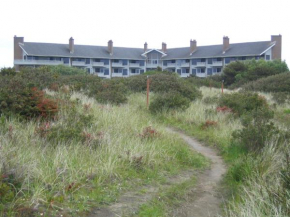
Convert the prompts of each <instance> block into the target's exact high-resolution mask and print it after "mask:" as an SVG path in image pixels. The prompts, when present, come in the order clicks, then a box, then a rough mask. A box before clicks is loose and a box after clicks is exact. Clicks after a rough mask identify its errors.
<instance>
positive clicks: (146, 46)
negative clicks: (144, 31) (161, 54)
mask: <svg viewBox="0 0 290 217" xmlns="http://www.w3.org/2000/svg"><path fill="white" fill-rule="evenodd" d="M147 50H148V44H147V42H145V44H144V53H145V52H146V51H147Z"/></svg>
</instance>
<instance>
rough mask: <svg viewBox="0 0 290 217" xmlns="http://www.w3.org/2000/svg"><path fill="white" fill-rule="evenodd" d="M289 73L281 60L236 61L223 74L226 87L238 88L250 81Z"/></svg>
mask: <svg viewBox="0 0 290 217" xmlns="http://www.w3.org/2000/svg"><path fill="white" fill-rule="evenodd" d="M287 71H289V69H288V66H287V64H286V63H285V62H281V61H280V60H274V61H265V60H262V59H261V60H259V61H256V60H251V61H245V62H240V61H235V62H232V63H230V64H228V65H227V66H226V67H225V68H224V70H223V74H222V79H223V80H224V82H225V85H227V86H232V87H238V86H241V85H243V84H245V83H247V82H249V81H255V80H257V79H260V78H263V77H268V76H271V75H276V74H280V73H283V72H287Z"/></svg>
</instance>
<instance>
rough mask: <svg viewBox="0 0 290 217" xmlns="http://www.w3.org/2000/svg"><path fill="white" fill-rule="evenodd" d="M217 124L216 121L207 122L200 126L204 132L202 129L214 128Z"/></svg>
mask: <svg viewBox="0 0 290 217" xmlns="http://www.w3.org/2000/svg"><path fill="white" fill-rule="evenodd" d="M217 124H218V123H217V122H216V121H210V120H207V121H206V122H205V123H204V124H202V126H201V128H202V129H203V130H204V129H207V128H209V127H216V126H217Z"/></svg>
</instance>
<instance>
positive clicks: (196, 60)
mask: <svg viewBox="0 0 290 217" xmlns="http://www.w3.org/2000/svg"><path fill="white" fill-rule="evenodd" d="M197 62H199V59H192V60H191V65H196V63H197Z"/></svg>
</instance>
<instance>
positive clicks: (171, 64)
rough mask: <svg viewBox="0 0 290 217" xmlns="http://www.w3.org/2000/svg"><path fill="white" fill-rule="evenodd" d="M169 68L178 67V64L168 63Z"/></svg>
mask: <svg viewBox="0 0 290 217" xmlns="http://www.w3.org/2000/svg"><path fill="white" fill-rule="evenodd" d="M165 67H166V66H165ZM169 67H176V63H167V68H169Z"/></svg>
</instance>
